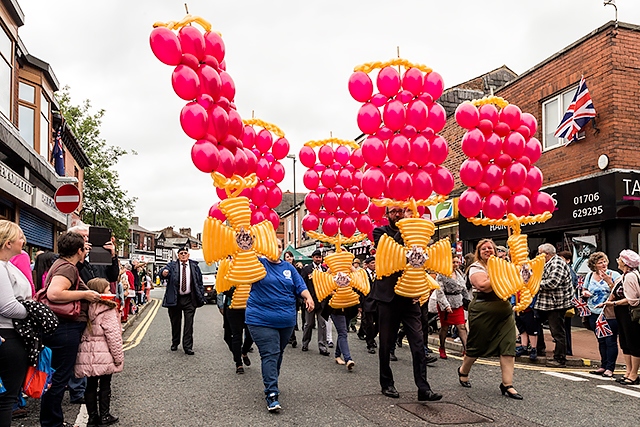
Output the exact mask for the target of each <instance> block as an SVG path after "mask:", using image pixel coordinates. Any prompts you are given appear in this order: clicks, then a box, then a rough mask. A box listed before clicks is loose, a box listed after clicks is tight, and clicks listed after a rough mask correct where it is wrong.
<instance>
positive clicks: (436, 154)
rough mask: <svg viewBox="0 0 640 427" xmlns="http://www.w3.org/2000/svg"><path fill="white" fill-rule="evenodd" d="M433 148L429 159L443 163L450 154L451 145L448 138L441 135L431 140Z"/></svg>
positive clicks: (434, 162) (436, 162)
mask: <svg viewBox="0 0 640 427" xmlns="http://www.w3.org/2000/svg"><path fill="white" fill-rule="evenodd" d="M430 145H431V150H430V156H429V161H430V162H431V163H433V164H435V165H439V164H442V162H444V161H445V160H446V158H447V155H448V154H449V147H448V146H447V140H446V139H444V138H443V137H441V136H440V135H438V136H436V137H435V138H434V139H433V140H432V141H431V144H430Z"/></svg>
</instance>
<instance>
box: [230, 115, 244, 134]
mask: <svg viewBox="0 0 640 427" xmlns="http://www.w3.org/2000/svg"><path fill="white" fill-rule="evenodd" d="M228 115H229V134H230V135H233V136H235V137H236V138H237V139H241V138H242V134H243V128H244V124H243V123H242V117H240V113H238V112H237V111H236V110H233V109H232V110H229V113H228Z"/></svg>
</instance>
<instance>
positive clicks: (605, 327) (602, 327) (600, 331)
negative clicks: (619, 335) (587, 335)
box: [595, 312, 613, 338]
mask: <svg viewBox="0 0 640 427" xmlns="http://www.w3.org/2000/svg"><path fill="white" fill-rule="evenodd" d="M595 332H596V337H598V338H604V337H610V336H611V335H613V331H612V330H611V327H609V322H607V319H605V317H604V312H602V313H600V316H598V320H596V329H595Z"/></svg>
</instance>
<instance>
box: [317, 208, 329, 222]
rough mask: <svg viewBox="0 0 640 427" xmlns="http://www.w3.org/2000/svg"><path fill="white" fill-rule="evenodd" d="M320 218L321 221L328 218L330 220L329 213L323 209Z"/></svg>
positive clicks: (319, 214)
mask: <svg viewBox="0 0 640 427" xmlns="http://www.w3.org/2000/svg"><path fill="white" fill-rule="evenodd" d="M318 218H319V219H320V220H324V219H327V218H329V214H328V213H327V211H325V210H324V209H321V210H320V211H319V212H318Z"/></svg>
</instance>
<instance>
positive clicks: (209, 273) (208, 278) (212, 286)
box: [189, 249, 218, 304]
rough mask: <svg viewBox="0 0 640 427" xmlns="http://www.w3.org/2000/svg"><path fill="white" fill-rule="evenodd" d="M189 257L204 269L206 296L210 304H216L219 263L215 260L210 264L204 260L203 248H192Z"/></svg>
mask: <svg viewBox="0 0 640 427" xmlns="http://www.w3.org/2000/svg"><path fill="white" fill-rule="evenodd" d="M189 259H192V260H194V261H197V262H198V267H200V271H202V284H203V285H204V298H205V299H206V300H207V303H208V304H215V303H216V298H217V296H218V295H217V293H216V274H217V273H218V263H217V262H214V263H212V264H211V265H208V264H207V263H206V262H205V260H204V255H202V250H201V249H190V250H189Z"/></svg>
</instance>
